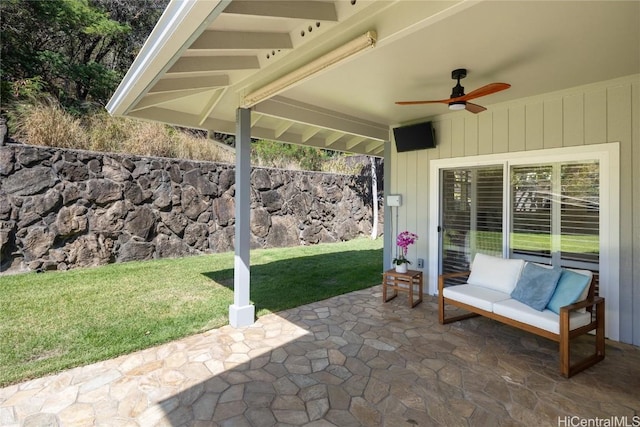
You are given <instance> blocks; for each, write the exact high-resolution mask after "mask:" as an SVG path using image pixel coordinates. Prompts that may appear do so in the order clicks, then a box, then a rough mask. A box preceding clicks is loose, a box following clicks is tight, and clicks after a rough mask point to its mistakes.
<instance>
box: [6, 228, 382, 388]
mask: <svg viewBox="0 0 640 427" xmlns="http://www.w3.org/2000/svg"><path fill="white" fill-rule="evenodd" d="M381 272H382V239H378V240H374V241H372V240H370V239H365V238H362V239H356V240H352V241H350V242H343V243H333V244H321V245H314V246H304V247H293V248H280V249H264V250H256V251H252V252H251V300H252V302H253V303H254V304H255V306H256V313H257V315H258V316H262V315H264V314H267V313H271V312H277V311H281V310H284V309H287V308H291V307H297V306H299V305H303V304H307V303H310V302H314V301H319V300H322V299H326V298H329V297H331V296H334V295H339V294H343V293H346V292H350V291H354V290H357V289H363V288H367V287H370V286H373V285H376V284H379V283H380V280H381ZM232 303H233V253H223V254H214V255H203V256H194V257H187V258H181V259H165V260H157V261H144V262H129V263H123V264H111V265H108V266H104V267H96V268H88V269H78V270H71V271H67V272H47V273H41V274H37V273H29V274H21V275H13V276H2V277H0V386H6V385H8V384H11V383H15V382H20V381H23V380H26V379H30V378H35V377H40V376H44V375H46V374H50V373H54V372H57V371H60V370H63V369H67V368H71V367H74V366H79V365H84V364H88V363H92V362H96V361H99V360H105V359H109V358H112V357H115V356H118V355H122V354H125V353H130V352H132V351H135V350H140V349H143V348H147V347H151V346H154V345H157V344H161V343H164V342H167V341H171V340H174V339H177V338H181V337H185V336H188V335H191V334H194V333H198V332H202V331H205V330H208V329H212V328H217V327H220V326H222V325H225V324H227V323H228V308H229V305H230V304H232Z"/></svg>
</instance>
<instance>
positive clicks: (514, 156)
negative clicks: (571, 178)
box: [427, 142, 620, 341]
mask: <svg viewBox="0 0 640 427" xmlns="http://www.w3.org/2000/svg"><path fill="white" fill-rule="evenodd" d="M593 159H597V160H598V161H599V163H600V295H601V296H602V297H604V298H605V300H606V303H605V306H606V318H605V325H606V331H605V334H606V336H607V337H608V338H610V339H613V340H616V341H617V340H618V339H619V334H620V174H619V171H620V144H619V143H618V142H610V143H605V144H594V145H583V146H577V147H564V148H553V149H546V150H535V151H521V152H514V153H500V154H487V155H480V156H472V157H456V158H448V159H435V160H431V162H430V163H429V174H430V176H429V178H430V179H429V220H428V221H429V230H431V231H432V232H431V233H429V254H430V256H429V257H428V258H429V270H428V275H427V281H428V284H429V294H431V295H436V294H437V289H438V274H439V268H440V266H439V253H440V248H439V234H438V232H437V229H438V225H439V217H440V175H441V174H440V171H441V170H442V169H449V168H456V167H471V166H485V165H500V164H501V165H503V167H504V168H505V171H506V172H505V173H508V171H509V168H510V166H512V165H524V164H536V163H553V162H563V161H580V160H593ZM507 184H508V183H507V182H506V180H505V185H507ZM507 194H508V192H507ZM505 205H506V203H505ZM506 220H507V217H506V216H505V221H506ZM506 241H507V239H505V242H506ZM505 245H506V243H505ZM505 250H506V247H505ZM505 253H506V252H505Z"/></svg>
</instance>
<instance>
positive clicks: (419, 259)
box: [418, 258, 424, 268]
mask: <svg viewBox="0 0 640 427" xmlns="http://www.w3.org/2000/svg"><path fill="white" fill-rule="evenodd" d="M418 268H424V260H423V259H422V258H418Z"/></svg>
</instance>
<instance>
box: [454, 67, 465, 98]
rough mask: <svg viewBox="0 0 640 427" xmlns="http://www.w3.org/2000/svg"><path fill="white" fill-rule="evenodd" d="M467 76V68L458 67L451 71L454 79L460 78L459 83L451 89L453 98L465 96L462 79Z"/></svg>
mask: <svg viewBox="0 0 640 427" xmlns="http://www.w3.org/2000/svg"><path fill="white" fill-rule="evenodd" d="M465 77H467V69H466V68H458V69H457V70H453V71H452V72H451V78H452V79H454V80H458V83H457V84H456V85H455V86H454V87H453V90H452V91H451V98H458V97H460V96H464V87H463V86H462V85H461V84H460V79H464V78H465Z"/></svg>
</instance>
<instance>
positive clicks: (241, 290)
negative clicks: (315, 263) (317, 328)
mask: <svg viewBox="0 0 640 427" xmlns="http://www.w3.org/2000/svg"><path fill="white" fill-rule="evenodd" d="M639 18H640V3H638V2H636V1H584V2H582V1H578V2H570V1H555V2H546V1H545V2H541V1H516V2H502V1H490V0H485V1H408V0H407V1H404V0H380V1H372V0H335V1H331V0H312V1H303V0H296V1H267V0H260V1H248V0H207V1H178V0H174V1H172V2H171V3H169V5H168V7H167V9H166V11H165V13H164V14H163V16H162V17H161V19H160V21H159V22H158V25H157V26H156V28H155V29H154V31H153V32H152V34H151V35H150V36H149V38H148V40H147V43H146V44H145V46H144V47H143V49H142V50H141V52H140V53H139V55H138V58H137V59H136V61H135V62H134V64H133V65H132V66H131V69H130V71H129V73H128V74H127V75H126V76H125V78H124V79H123V81H122V83H121V84H120V86H119V88H118V89H117V91H116V93H115V94H114V96H113V97H112V99H111V101H110V102H109V104H108V105H107V109H108V110H109V112H110V113H111V114H114V115H122V116H128V117H136V118H140V119H143V120H153V121H160V122H164V123H170V124H174V125H179V126H186V127H192V128H199V129H204V130H208V131H210V132H212V133H213V132H222V133H232V134H235V136H236V181H235V190H236V195H235V209H236V230H235V233H236V234H235V242H234V247H235V251H236V264H235V275H234V291H235V300H234V304H233V305H231V306H230V308H229V318H230V322H231V324H232V325H234V326H245V325H250V324H251V323H252V322H253V321H254V311H255V310H254V306H253V305H252V303H251V297H250V295H251V286H250V278H251V272H250V270H251V269H250V265H251V262H250V259H249V242H250V233H251V230H250V221H251V220H250V211H251V209H250V190H249V174H250V170H251V165H250V160H249V150H250V141H251V138H264V139H270V140H276V141H281V142H287V143H293V144H302V145H308V146H313V147H318V148H323V149H328V150H337V151H345V152H352V153H360V154H366V155H372V156H378V157H384V160H385V162H384V165H385V171H384V172H385V193H386V195H391V194H394V195H400V196H402V198H401V200H402V203H401V204H400V206H397V207H396V208H395V209H394V210H392V207H390V206H388V205H387V206H385V218H387V219H393V220H394V223H393V224H391V222H392V221H390V220H388V221H385V230H384V239H385V244H384V246H385V250H384V262H383V265H384V267H385V268H388V267H390V266H391V258H392V257H393V253H394V249H395V248H394V244H393V240H394V236H395V234H397V233H398V232H399V231H401V230H410V231H412V232H415V233H417V234H418V235H419V236H421V239H420V240H419V241H418V243H417V245H416V246H415V247H414V248H412V249H411V253H410V254H409V257H410V258H412V259H414V260H418V259H422V260H424V261H425V267H423V268H421V269H422V270H423V273H424V275H425V284H424V285H425V292H427V293H429V294H432V295H433V294H434V293H436V282H437V277H438V274H439V273H440V272H442V271H444V270H443V257H444V255H443V253H444V251H443V250H442V247H443V244H444V241H445V240H446V239H447V236H444V237H443V235H444V234H445V233H443V230H445V232H446V229H447V224H446V222H447V221H446V215H445V214H444V208H443V206H442V204H443V202H442V201H443V200H444V197H443V190H441V188H443V187H442V186H443V183H442V179H441V178H442V176H443V175H442V174H443V173H444V172H445V171H447V170H449V171H450V170H457V169H460V168H468V169H469V170H470V169H474V168H477V167H479V166H483V167H484V166H486V167H489V166H491V167H494V166H496V165H497V167H498V168H501V169H502V170H501V172H498V176H504V177H507V178H508V177H510V176H515V175H514V173H515V172H514V171H515V169H512V168H513V167H514V166H513V165H514V164H515V165H516V166H515V167H517V166H518V165H521V168H520V169H519V170H521V173H523V174H526V173H527V172H526V171H524V169H526V168H527V167H530V166H531V165H533V164H537V165H545V167H547V166H548V167H549V168H551V167H557V168H561V167H567V166H568V165H572V164H574V163H576V162H584V163H583V164H582V165H587V164H595V165H596V167H597V172H596V175H597V176H596V177H595V180H594V181H593V183H591V184H588V185H584V186H582V187H581V188H583V189H587V190H588V189H589V188H595V190H596V191H595V192H596V193H597V194H596V195H595V197H596V199H597V200H596V202H595V205H594V206H596V210H597V211H598V214H597V215H596V216H595V217H594V218H595V219H594V220H593V228H594V230H595V232H594V231H589V233H591V235H596V236H597V237H596V240H595V243H594V247H592V248H589V249H586V250H581V249H577V250H576V249H575V248H564V249H563V248H562V247H561V245H560V242H561V241H562V240H563V239H564V235H565V231H560V226H561V224H562V221H563V220H562V218H561V216H562V215H563V214H562V212H561V211H560V209H557V214H555V213H554V215H556V216H554V219H553V220H551V216H550V217H549V224H548V226H549V230H548V231H544V232H545V233H547V235H548V236H549V241H550V242H551V243H550V244H549V247H545V248H543V249H542V250H541V251H539V252H536V253H535V254H534V256H533V258H532V259H531V260H535V261H538V262H544V263H548V264H552V263H554V264H560V263H562V265H563V266H566V267H573V268H589V269H592V270H596V271H599V274H600V282H599V283H600V288H599V289H600V295H601V296H603V297H604V298H605V299H606V306H607V309H606V313H607V314H606V316H607V318H606V335H607V337H608V338H610V339H612V340H619V341H621V342H626V343H633V344H635V345H638V344H640V328H639V327H638V326H637V325H639V324H640V298H639V295H640V280H639V278H640V247H639V246H638V245H640V243H639V242H640V238H638V236H640V234H638V233H639V230H640V222H639V221H638V218H640V215H638V211H639V210H640V186H639V185H637V182H640V172H639V171H640V148H639V147H640V119H639V118H638V117H640V116H638V114H636V113H637V110H638V108H639V107H638V105H640V104H639V103H640V96H639V94H640V54H639V52H640V26H639V25H638V22H639ZM461 69H464V70H466V71H465V72H464V73H460V72H459V71H458V72H455V70H461ZM456 76H457V77H461V76H462V77H464V78H463V80H462V82H461V84H462V85H464V86H465V87H466V88H467V89H466V92H465V89H464V88H458V87H457V86H456V88H454V89H451V88H452V86H454V85H455V84H456V81H454V80H452V77H456ZM498 88H499V90H498ZM461 91H462V92H461ZM460 93H466V94H467V95H468V96H470V94H476V95H478V96H474V97H473V98H464V97H462V98H459V95H460ZM480 95H482V96H480ZM449 97H451V98H456V100H455V102H451V100H450V99H449ZM422 100H435V101H436V102H430V103H421V102H420V103H418V104H415V105H398V104H397V103H396V102H397V101H422ZM471 101H472V102H471ZM476 102H477V103H478V104H476ZM447 104H449V105H447ZM479 105H480V106H479ZM460 109H466V110H467V111H457V110H460ZM415 123H429V124H430V126H431V128H432V129H434V130H435V146H434V145H433V144H431V145H430V147H431V148H428V149H419V150H415V151H414V150H411V151H408V152H400V151H399V150H397V149H396V148H397V141H396V140H395V138H394V132H393V129H394V128H396V127H400V126H405V125H410V124H415ZM411 142H412V144H415V143H416V141H411ZM418 142H419V141H418ZM413 148H415V147H413ZM421 148H425V147H421ZM554 162H555V163H556V165H555V166H553V165H552V163H554ZM510 168H511V169H510ZM523 168H524V169H523ZM558 170H559V169H558ZM469 173H470V174H471V172H469ZM554 173H555V172H554ZM568 175H569V174H564V175H562V174H560V173H559V172H558V173H556V174H555V175H553V176H556V177H557V179H558V182H555V183H554V184H553V185H555V186H556V187H554V188H556V189H557V190H558V191H560V189H561V188H564V187H563V184H562V183H561V182H560V177H561V176H568ZM469 176H471V175H469ZM523 176H524V175H523ZM554 179H555V178H554ZM634 183H635V184H634ZM473 185H475V184H473V183H471V182H469V186H470V187H469V188H472V187H473ZM509 185H511V183H510V182H509V181H508V180H507V182H506V183H505V184H504V185H502V184H498V186H497V188H498V189H499V193H500V195H501V196H502V195H504V200H503V201H502V203H503V204H502V205H501V206H498V207H496V208H495V210H494V211H491V212H477V215H476V216H475V217H474V218H471V219H470V220H469V226H470V227H472V228H471V229H469V230H463V231H464V232H466V231H470V232H473V233H476V235H478V234H477V233H482V232H483V230H482V229H481V227H482V226H483V223H484V224H486V221H485V220H484V219H483V218H486V216H487V215H489V216H493V217H495V215H493V213H494V212H498V213H500V212H504V213H505V214H504V215H501V216H499V217H495V218H494V219H496V218H497V221H498V228H497V229H498V230H499V233H500V236H499V237H498V240H497V243H495V245H494V246H493V247H491V248H486V247H484V248H483V247H482V245H478V242H477V241H473V239H472V240H469V241H470V242H471V243H469V244H467V243H464V245H466V246H469V247H464V248H462V252H460V253H461V254H464V253H465V251H467V252H469V253H471V254H473V253H476V252H478V251H483V250H484V251H487V250H489V251H493V252H495V253H496V254H497V255H499V256H503V257H510V256H525V257H526V256H529V255H531V254H530V253H528V252H526V251H524V255H523V251H519V248H514V247H512V243H513V240H512V239H511V235H512V234H514V233H518V232H519V231H517V230H515V229H513V228H512V223H511V222H510V215H511V216H513V215H515V213H514V212H515V211H514V210H513V209H516V208H515V207H514V205H513V204H511V205H510V204H509V203H511V199H510V197H511V196H510V195H509V194H511V193H510V191H511V190H509ZM554 191H555V190H554ZM552 193H553V192H552ZM558 194H559V192H558ZM449 196H451V197H452V200H454V202H455V200H462V199H460V198H459V199H456V197H458V196H457V195H455V194H453V193H452V194H449ZM592 196H594V195H592V194H591V193H590V192H588V191H585V192H584V194H580V195H577V197H578V198H582V199H585V198H586V199H589V200H590V199H591V198H592ZM474 197H475V196H474ZM560 197H561V196H560V195H558V198H560ZM562 197H564V196H562ZM571 197H574V196H571ZM574 199H575V197H574ZM465 200H469V201H470V202H469V203H471V204H473V203H476V201H475V199H473V200H472V199H471V198H468V199H465ZM476 205H477V203H476ZM559 205H560V204H558V206H559ZM509 209H512V210H511V211H510V210H509ZM469 210H470V211H473V212H476V211H477V210H475V208H474V207H472V206H471V207H470V208H469ZM580 215H583V216H584V215H585V214H579V215H578V217H579V216H580ZM572 218H576V216H575V215H574V216H573V217H571V216H567V221H571V220H572ZM523 221H524V222H527V220H526V219H525V220H523ZM554 224H555V225H554ZM479 227H480V228H479ZM492 227H493V226H492ZM545 227H546V226H545ZM568 228H570V227H564V228H563V230H567V229H568ZM494 229H495V228H491V231H493V230H494ZM545 230H546V229H545ZM484 231H486V230H484ZM534 231H535V232H540V230H534ZM582 232H583V230H580V231H578V234H580V233H582ZM569 233H572V232H571V231H569ZM594 233H595V234H594ZM480 243H484V242H480ZM571 252H574V253H578V255H579V256H578V257H577V258H575V257H574V256H573V255H571V254H570V253H571ZM580 254H586V256H581V255H580ZM536 257H537V258H536ZM572 257H573V258H572ZM454 268H463V269H464V268H466V266H454Z"/></svg>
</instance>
